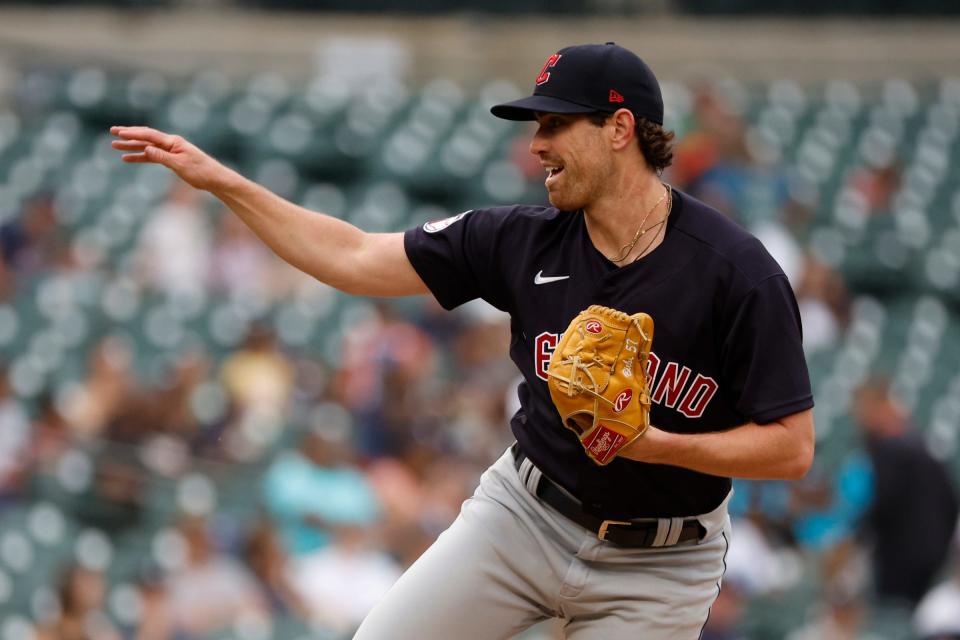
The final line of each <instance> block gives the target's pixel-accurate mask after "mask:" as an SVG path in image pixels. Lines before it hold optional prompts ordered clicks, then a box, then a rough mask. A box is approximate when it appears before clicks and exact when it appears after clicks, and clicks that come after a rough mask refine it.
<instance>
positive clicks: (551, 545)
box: [354, 450, 730, 640]
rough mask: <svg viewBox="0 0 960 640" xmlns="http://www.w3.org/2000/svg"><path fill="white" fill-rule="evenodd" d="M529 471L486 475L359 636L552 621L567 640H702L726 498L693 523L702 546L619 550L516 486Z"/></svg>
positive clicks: (450, 639)
mask: <svg viewBox="0 0 960 640" xmlns="http://www.w3.org/2000/svg"><path fill="white" fill-rule="evenodd" d="M529 464H530V462H529V460H525V461H524V465H529ZM527 471H528V470H527V469H525V468H523V467H521V470H520V473H518V472H517V469H516V468H515V467H514V461H513V456H512V454H511V453H510V451H509V450H507V452H506V453H505V454H504V455H503V456H501V458H500V459H499V460H497V462H495V463H494V464H493V465H492V466H491V467H490V468H489V469H487V470H486V471H485V472H484V474H483V476H482V477H481V479H480V486H479V487H478V488H477V490H476V492H475V493H474V495H473V497H472V498H470V499H468V500H467V501H466V502H464V504H463V507H462V509H461V511H460V515H459V517H458V518H457V519H456V521H455V522H454V523H453V524H452V525H451V526H450V528H449V529H447V530H446V531H444V532H443V533H442V534H441V535H440V537H439V538H437V540H436V542H434V544H433V545H432V546H431V547H430V548H429V549H428V550H427V551H426V552H425V553H424V554H423V555H422V556H421V557H420V558H419V559H418V560H417V561H416V562H415V563H414V564H413V565H412V566H411V567H410V568H409V569H408V570H407V571H406V573H404V574H403V576H402V577H401V578H400V580H398V581H397V583H396V584H395V585H394V586H393V588H391V590H390V591H389V592H388V593H387V595H386V596H385V597H384V599H383V600H382V601H381V602H380V603H379V604H378V605H377V606H376V607H375V608H374V609H373V611H371V612H370V614H369V615H368V616H367V618H366V619H365V620H364V622H363V624H362V625H361V626H360V629H359V630H358V631H357V634H356V636H354V640H387V639H389V640H494V639H499V638H512V637H514V636H516V635H517V634H518V633H521V632H522V631H523V630H525V629H527V628H529V627H531V626H532V625H534V624H536V623H537V622H539V621H541V620H544V619H546V618H551V617H556V618H561V619H562V620H563V621H564V632H565V635H566V637H567V638H568V639H570V640H593V639H596V638H604V639H605V640H606V639H610V640H613V639H618V638H632V639H638V640H686V639H689V640H695V639H696V638H699V637H700V632H701V630H702V628H703V625H704V624H705V623H706V620H707V616H708V615H709V612H710V607H711V605H712V604H713V602H714V600H715V599H716V597H717V594H718V593H719V590H720V582H721V579H722V577H723V572H724V568H725V565H724V560H725V557H726V552H727V545H728V540H729V537H730V518H729V516H728V515H727V508H726V506H727V505H726V502H724V503H723V504H722V505H721V506H720V507H718V508H717V509H715V510H714V511H712V512H710V513H708V514H703V515H702V516H698V519H699V520H700V522H701V524H702V525H703V526H704V528H705V529H706V535H705V536H704V538H703V539H702V540H701V541H700V542H699V543H697V542H695V541H691V542H689V543H684V544H681V545H677V546H664V547H656V548H648V549H633V548H623V547H619V546H616V545H614V544H612V543H609V542H604V541H602V540H599V539H598V538H597V535H596V534H595V533H593V532H590V531H587V530H586V529H584V528H583V527H581V526H580V525H578V524H576V523H574V522H572V521H571V520H569V519H568V518H566V517H564V516H563V515H561V514H559V513H558V512H557V511H555V510H554V509H553V508H552V507H550V506H548V505H545V504H543V503H542V502H541V501H540V500H539V499H538V498H537V497H536V496H535V495H533V494H531V493H530V491H528V489H527V488H526V487H525V485H524V484H523V483H522V482H521V480H520V474H521V473H522V474H523V475H524V477H529V476H530V474H529V473H527ZM537 471H538V470H536V468H534V472H537ZM664 522H665V523H667V525H669V522H670V520H669V519H666V520H664Z"/></svg>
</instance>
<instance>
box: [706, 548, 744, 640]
mask: <svg viewBox="0 0 960 640" xmlns="http://www.w3.org/2000/svg"><path fill="white" fill-rule="evenodd" d="M739 534H740V532H739V530H738V531H737V535H739ZM746 602H747V597H746V594H745V593H744V591H743V589H742V588H741V585H740V583H739V582H737V580H735V579H733V580H732V579H730V578H729V577H728V576H724V580H723V588H721V589H720V593H719V594H717V599H716V600H715V601H714V603H713V606H712V607H710V616H709V617H708V618H707V623H706V625H704V627H703V633H701V635H700V640H747V637H746V636H745V635H744V634H743V632H742V630H741V625H742V618H743V609H744V605H745V604H746Z"/></svg>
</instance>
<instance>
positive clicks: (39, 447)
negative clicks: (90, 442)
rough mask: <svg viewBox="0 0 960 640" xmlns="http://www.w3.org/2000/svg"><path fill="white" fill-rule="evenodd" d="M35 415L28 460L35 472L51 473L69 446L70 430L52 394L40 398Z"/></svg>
mask: <svg viewBox="0 0 960 640" xmlns="http://www.w3.org/2000/svg"><path fill="white" fill-rule="evenodd" d="M36 413H37V415H36V417H35V418H34V420H33V424H32V426H31V429H30V431H31V436H32V439H31V442H30V455H29V460H30V462H31V463H32V465H33V467H34V468H35V469H36V470H38V471H40V472H42V473H53V468H54V466H55V465H56V463H57V461H58V460H59V459H60V455H61V454H62V453H63V452H64V451H66V450H67V448H68V447H69V446H70V441H71V439H70V428H69V425H68V424H67V421H66V418H64V417H63V414H62V413H60V410H59V408H58V407H57V403H56V402H55V401H54V399H53V395H52V394H49V393H46V394H43V395H42V396H40V398H39V400H38V401H37V409H36Z"/></svg>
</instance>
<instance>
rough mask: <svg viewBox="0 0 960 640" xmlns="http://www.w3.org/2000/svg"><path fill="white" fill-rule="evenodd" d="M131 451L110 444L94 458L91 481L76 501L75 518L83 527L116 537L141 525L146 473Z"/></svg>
mask: <svg viewBox="0 0 960 640" xmlns="http://www.w3.org/2000/svg"><path fill="white" fill-rule="evenodd" d="M133 453H134V451H133V450H131V449H129V448H127V447H124V446H122V445H119V444H113V443H109V444H107V445H106V446H105V447H104V448H103V450H101V451H100V454H99V455H98V456H97V458H96V461H95V464H94V473H93V482H92V483H91V485H90V487H89V489H88V491H87V492H86V493H85V495H84V496H83V497H82V499H81V500H79V501H78V507H77V514H76V515H77V517H78V519H79V520H80V521H81V522H83V523H84V524H86V525H89V526H91V527H95V528H97V529H100V530H102V531H109V532H110V535H112V536H116V535H120V534H121V533H123V532H125V531H127V530H129V529H132V528H134V527H136V526H137V525H139V524H140V519H141V516H142V513H143V506H144V500H145V489H146V485H145V481H146V477H145V473H144V469H143V468H142V467H141V466H140V464H139V463H138V462H137V459H136V457H135V456H134V455H132V454H133Z"/></svg>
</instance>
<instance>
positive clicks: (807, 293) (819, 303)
mask: <svg viewBox="0 0 960 640" xmlns="http://www.w3.org/2000/svg"><path fill="white" fill-rule="evenodd" d="M796 294H797V305H798V306H799V307H800V318H801V320H802V322H803V347H804V349H806V350H807V352H812V351H817V350H819V349H826V348H830V347H832V346H833V345H834V344H836V342H837V340H838V338H839V336H840V332H841V329H842V328H843V327H845V326H846V324H847V322H848V321H849V318H850V296H849V293H848V292H847V288H846V286H845V285H844V283H843V279H842V278H841V277H840V275H839V274H837V272H836V271H834V270H833V269H831V268H830V267H828V266H827V265H826V264H824V263H823V262H820V261H819V260H817V259H816V258H814V257H813V256H812V255H809V254H808V255H807V256H806V259H805V262H804V265H803V272H802V275H801V276H800V282H799V284H798V286H797V290H796Z"/></svg>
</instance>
